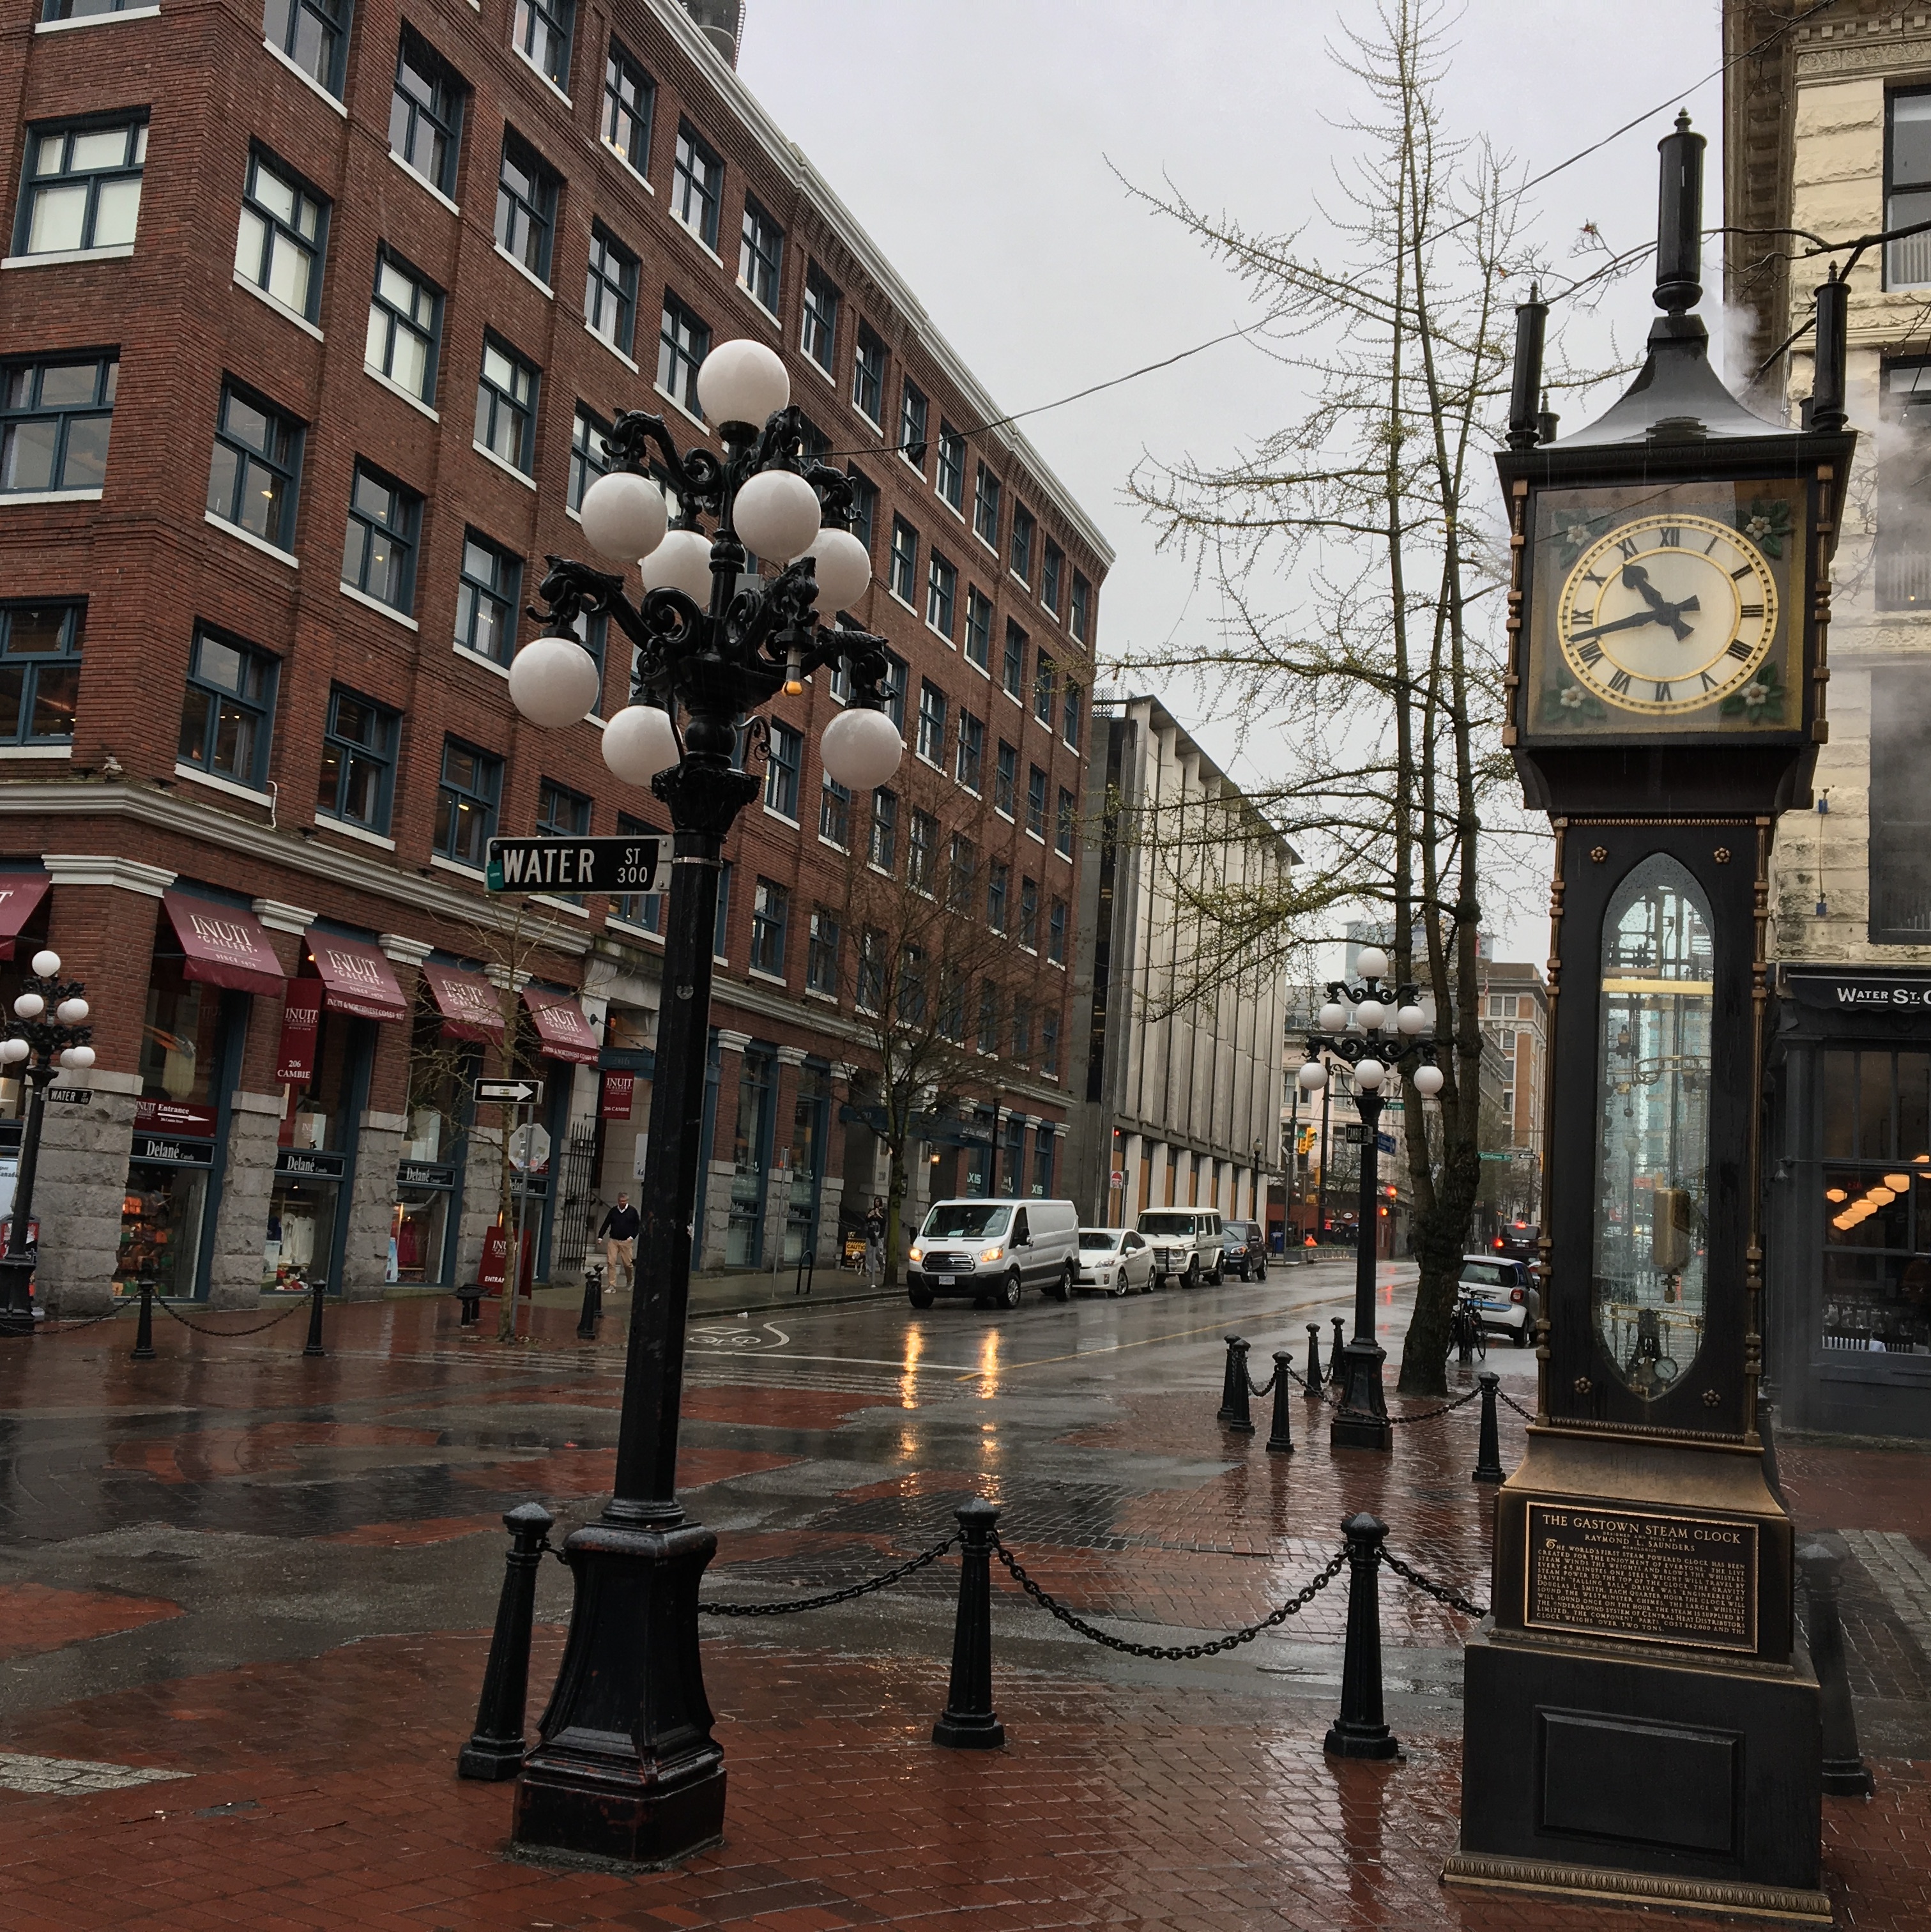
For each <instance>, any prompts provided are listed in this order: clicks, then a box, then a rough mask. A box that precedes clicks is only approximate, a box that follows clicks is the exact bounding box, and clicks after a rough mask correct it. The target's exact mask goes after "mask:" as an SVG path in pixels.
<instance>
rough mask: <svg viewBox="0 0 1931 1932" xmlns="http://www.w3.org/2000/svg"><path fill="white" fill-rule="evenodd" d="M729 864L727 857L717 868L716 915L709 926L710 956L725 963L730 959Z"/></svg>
mask: <svg viewBox="0 0 1931 1932" xmlns="http://www.w3.org/2000/svg"><path fill="white" fill-rule="evenodd" d="M730 936H731V864H730V860H729V859H726V860H725V861H724V863H723V864H722V865H720V866H719V867H718V916H717V919H716V921H715V923H714V924H713V925H712V928H711V956H712V958H713V959H721V960H723V961H724V962H726V963H727V964H728V963H729V962H730Z"/></svg>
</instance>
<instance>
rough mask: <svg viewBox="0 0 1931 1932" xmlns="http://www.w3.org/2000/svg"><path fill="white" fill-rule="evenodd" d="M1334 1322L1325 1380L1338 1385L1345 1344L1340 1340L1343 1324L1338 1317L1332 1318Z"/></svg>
mask: <svg viewBox="0 0 1931 1932" xmlns="http://www.w3.org/2000/svg"><path fill="white" fill-rule="evenodd" d="M1332 1319H1333V1322H1334V1346H1333V1348H1332V1349H1330V1350H1329V1351H1328V1356H1327V1379H1328V1380H1329V1381H1330V1382H1333V1383H1336V1384H1339V1382H1340V1380H1341V1352H1342V1349H1344V1348H1345V1347H1346V1346H1347V1344H1346V1343H1345V1342H1343V1341H1342V1339H1341V1336H1342V1327H1343V1323H1342V1319H1341V1317H1340V1316H1338V1315H1337V1316H1334V1317H1333V1318H1332Z"/></svg>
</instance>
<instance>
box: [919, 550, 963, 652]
mask: <svg viewBox="0 0 1931 1932" xmlns="http://www.w3.org/2000/svg"><path fill="white" fill-rule="evenodd" d="M958 588H959V574H958V571H957V569H956V568H954V566H953V565H951V564H949V563H948V562H946V559H944V558H943V556H940V554H939V553H938V552H937V550H934V551H933V553H932V558H931V566H930V568H928V570H927V571H926V573H925V622H926V623H927V624H928V625H930V626H931V628H932V629H934V630H935V631H937V632H938V634H939V635H940V637H943V638H944V639H945V640H946V642H947V643H950V642H951V641H952V614H953V612H954V610H955V607H957V604H958Z"/></svg>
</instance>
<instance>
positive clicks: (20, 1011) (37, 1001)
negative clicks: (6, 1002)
mask: <svg viewBox="0 0 1931 1932" xmlns="http://www.w3.org/2000/svg"><path fill="white" fill-rule="evenodd" d="M46 1010H47V1003H46V1001H44V1000H43V999H42V998H40V995H39V994H37V993H22V995H20V997H19V998H18V999H17V1000H16V1001H14V1002H13V1011H14V1012H15V1013H16V1014H17V1015H18V1016H19V1018H20V1019H23V1020H37V1019H39V1018H40V1016H41V1014H43V1013H45V1012H46Z"/></svg>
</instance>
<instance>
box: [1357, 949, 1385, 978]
mask: <svg viewBox="0 0 1931 1932" xmlns="http://www.w3.org/2000/svg"><path fill="white" fill-rule="evenodd" d="M1354 970H1355V971H1356V972H1357V973H1359V974H1360V975H1361V977H1362V978H1363V979H1364V980H1383V979H1386V978H1387V974H1388V956H1387V954H1386V953H1384V952H1383V951H1382V950H1381V948H1380V947H1378V946H1364V947H1363V948H1362V949H1361V951H1360V954H1359V955H1358V956H1357V958H1356V959H1355V962H1354Z"/></svg>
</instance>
